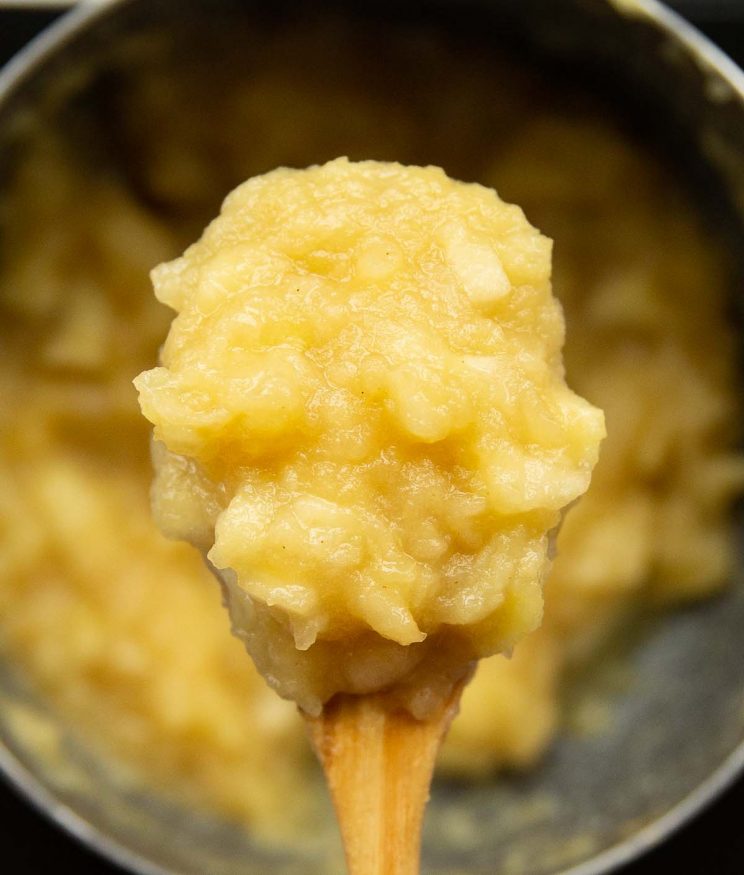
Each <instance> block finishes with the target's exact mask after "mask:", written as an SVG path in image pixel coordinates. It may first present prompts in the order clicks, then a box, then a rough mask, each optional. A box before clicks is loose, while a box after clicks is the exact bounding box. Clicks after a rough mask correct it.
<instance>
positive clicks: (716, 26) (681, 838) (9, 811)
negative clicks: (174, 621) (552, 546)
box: [0, 0, 744, 875]
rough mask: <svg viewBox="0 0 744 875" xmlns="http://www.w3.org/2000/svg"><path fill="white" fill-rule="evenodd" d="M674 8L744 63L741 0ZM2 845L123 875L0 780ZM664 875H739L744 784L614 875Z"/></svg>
mask: <svg viewBox="0 0 744 875" xmlns="http://www.w3.org/2000/svg"><path fill="white" fill-rule="evenodd" d="M185 2H186V0H185ZM674 5H676V6H677V7H678V8H679V9H680V11H682V12H683V13H684V14H685V15H686V16H687V17H688V18H690V19H691V20H693V21H694V22H695V24H696V25H697V26H698V27H699V28H700V29H701V30H703V31H704V32H705V33H707V34H708V36H710V37H711V38H712V39H713V40H714V41H715V42H716V43H718V45H720V46H721V48H722V49H724V51H726V52H727V53H728V54H730V55H731V56H732V57H733V58H734V60H736V61H737V62H738V63H739V64H740V65H742V66H744V0H718V2H716V0H707V2H706V0H678V2H677V3H676V4H674ZM0 6H1V4H0ZM56 17H57V14H56V13H53V12H41V11H35V10H34V11H32V10H18V9H16V10H13V9H3V8H0V65H2V64H3V63H4V62H5V61H6V60H8V59H9V58H10V57H11V56H12V55H13V54H14V53H15V52H16V51H17V50H18V49H20V48H21V47H22V46H23V45H24V44H25V43H26V42H27V41H28V40H29V39H31V38H32V37H33V36H34V35H35V34H36V33H38V32H39V31H40V30H41V29H42V28H43V27H45V26H46V25H47V24H49V23H50V22H51V21H53V20H54V19H55V18H56ZM742 634H744V630H742ZM609 792H611V789H609ZM0 847H1V848H2V854H1V855H0V872H1V873H3V875H20V873H24V875H42V873H47V872H51V871H55V872H59V873H75V875H121V872H122V870H120V869H119V868H118V867H114V866H111V865H109V864H108V863H105V862H103V861H102V860H101V859H100V858H99V857H97V856H95V855H94V854H92V853H90V852H88V851H86V850H84V849H83V848H82V847H81V846H79V845H78V844H77V843H76V842H74V841H73V840H71V839H69V838H67V837H66V836H65V835H64V834H62V833H61V832H60V831H59V830H58V829H56V828H55V827H54V826H52V825H51V824H50V823H49V822H48V821H47V820H46V819H45V818H43V817H41V816H40V815H38V814H37V813H36V812H34V811H32V810H31V809H30V808H29V807H28V806H27V805H26V803H25V802H23V801H22V800H21V799H20V798H19V797H18V796H17V795H16V793H15V791H14V790H12V789H11V788H9V787H8V786H7V785H6V784H4V783H2V782H1V781H0ZM665 872H674V873H676V875H744V779H741V780H739V782H738V783H737V784H736V785H735V786H734V787H732V788H731V789H730V790H729V791H728V792H727V793H726V794H725V795H724V796H723V797H722V798H721V799H720V800H719V801H718V802H716V803H715V804H714V805H713V806H711V807H710V808H708V809H707V810H706V811H705V812H704V813H703V814H702V815H701V816H699V817H698V818H696V819H695V820H694V821H693V822H692V823H691V824H689V825H688V826H687V827H686V828H685V829H683V830H682V831H681V832H680V833H678V834H677V835H675V836H674V837H673V838H672V839H670V840H668V841H667V842H666V843H664V844H663V845H662V846H661V847H660V848H658V849H657V850H655V851H652V852H651V853H650V854H647V855H646V856H645V857H644V858H643V859H642V860H641V861H640V862H638V863H634V864H632V865H630V866H627V867H625V868H623V869H622V870H621V871H620V872H619V873H618V875H661V873H665ZM204 875H209V873H204Z"/></svg>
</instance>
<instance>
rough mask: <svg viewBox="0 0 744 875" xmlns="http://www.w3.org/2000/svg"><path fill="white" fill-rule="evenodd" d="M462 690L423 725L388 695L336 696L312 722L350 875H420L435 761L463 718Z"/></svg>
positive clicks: (312, 731) (458, 689)
mask: <svg viewBox="0 0 744 875" xmlns="http://www.w3.org/2000/svg"><path fill="white" fill-rule="evenodd" d="M462 686H463V684H461V685H458V688H457V689H456V691H454V692H453V695H452V696H451V697H450V699H449V700H448V701H446V702H444V703H443V704H442V706H441V707H440V709H439V710H438V711H437V712H436V713H435V714H434V715H432V717H431V718H430V719H428V720H423V721H422V720H416V719H415V718H414V717H412V716H411V715H410V714H409V713H408V712H407V711H404V710H401V709H400V707H396V706H395V704H394V703H393V701H392V700H391V699H389V698H387V697H386V696H385V694H384V693H383V694H376V695H371V696H344V695H340V696H336V697H335V698H334V699H333V700H332V701H331V702H330V703H328V704H327V705H326V707H325V709H324V711H323V713H322V714H321V715H320V716H319V717H307V716H306V720H307V723H308V727H309V730H310V738H311V741H312V743H313V747H314V748H315V751H316V753H317V755H318V758H319V759H320V762H321V765H322V766H323V770H324V771H325V775H326V780H327V782H328V786H329V788H330V791H331V797H332V799H333V804H334V806H335V809H336V816H337V818H338V822H339V826H340V828H341V836H342V839H343V843H344V850H345V852H346V862H347V865H348V869H349V875H418V872H419V856H420V847H421V824H422V821H423V815H424V808H425V806H426V803H427V801H428V799H429V785H430V783H431V777H432V772H433V770H434V760H435V759H436V755H437V751H438V750H439V746H440V744H441V742H442V739H443V738H444V735H445V734H446V732H447V729H448V728H449V725H450V723H451V722H452V719H453V718H454V716H455V714H456V713H457V708H458V704H459V700H460V694H461V692H462Z"/></svg>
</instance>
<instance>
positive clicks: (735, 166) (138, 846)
mask: <svg viewBox="0 0 744 875" xmlns="http://www.w3.org/2000/svg"><path fill="white" fill-rule="evenodd" d="M298 5H300V4H295V3H291V2H282V3H280V4H278V7H277V10H276V12H275V14H276V16H277V18H280V17H281V15H282V14H284V13H285V12H288V11H289V12H291V10H292V9H294V8H295V7H297V6H298ZM324 5H325V4H324ZM328 5H334V7H335V8H337V9H342V10H343V9H346V10H351V13H350V14H362V13H363V12H364V13H365V14H366V11H367V10H372V12H373V13H374V14H375V15H379V16H382V17H385V16H388V17H389V18H390V19H391V20H395V19H396V18H397V17H400V16H401V15H405V7H406V6H408V4H406V3H403V2H400V3H397V4H396V3H392V2H390V3H382V2H380V3H372V2H369V3H358V4H356V5H355V4H351V3H347V4H343V3H336V4H328ZM443 7H444V8H445V9H449V10H450V11H451V10H453V9H457V10H459V11H460V12H461V13H463V14H465V13H467V14H468V15H469V16H473V18H474V19H475V18H479V19H480V18H482V19H483V21H484V22H485V21H491V24H492V25H493V21H494V16H497V19H496V20H497V21H498V24H499V28H500V27H501V26H506V27H508V28H509V29H510V32H513V33H514V34H517V35H518V36H519V38H520V39H524V40H525V45H528V46H529V48H530V51H531V52H535V53H536V54H535V55H534V59H540V58H550V59H552V61H551V62H553V61H556V60H557V61H561V60H564V61H566V60H570V61H571V62H573V61H575V60H577V59H581V60H582V62H583V63H586V64H588V65H589V67H590V68H591V69H592V70H595V71H600V73H601V76H602V77H606V80H607V87H608V94H610V93H612V95H613V99H614V97H615V95H617V94H626V96H627V102H628V111H630V112H631V113H632V112H638V113H643V114H652V115H653V114H656V115H657V116H658V118H659V120H660V121H661V122H663V124H662V125H661V126H662V127H667V128H668V129H669V131H670V132H672V136H670V142H673V143H674V144H675V149H676V150H678V151H679V155H678V156H677V158H679V160H680V161H683V162H687V163H689V165H690V166H691V167H694V172H695V173H696V174H698V173H699V174H700V177H701V180H702V181H703V182H704V184H705V185H707V186H709V188H710V194H711V199H712V207H711V208H712V209H714V210H715V211H716V212H717V214H718V215H719V216H723V217H725V223H726V227H727V233H728V235H729V237H730V246H731V249H732V251H733V252H737V251H738V252H741V251H742V249H744V247H742V241H743V240H744V75H742V73H741V71H739V70H738V69H737V68H736V67H735V65H734V64H732V63H731V61H729V60H728V59H727V58H726V57H725V56H723V55H722V54H721V53H720V52H719V51H718V50H717V49H716V48H715V47H714V46H712V45H711V44H710V43H709V42H708V41H707V40H705V39H704V38H703V37H701V36H700V35H699V34H698V33H697V32H696V31H695V30H694V29H693V28H691V27H690V26H689V25H687V24H686V23H685V22H683V21H682V20H681V19H680V18H678V17H677V16H676V15H675V14H674V13H672V12H670V11H669V10H667V9H665V8H664V7H662V6H661V5H660V4H658V3H655V2H653V0H622V2H621V0H614V2H607V0H524V2H521V3H516V2H507V0H503V2H496V0H492V2H487V0H482V2H477V0H471V2H462V0H461V2H457V0H452V2H450V3H445V4H442V3H438V4H434V3H432V4H430V10H431V14H432V16H434V17H435V16H436V15H438V14H439V12H440V11H441V9H442V8H443ZM251 8H252V5H251V4H240V3H237V2H229V0H219V2H216V0H213V2H211V3H210V2H207V0H199V2H193V3H190V4H188V11H186V9H185V7H184V4H182V3H179V2H178V0H124V2H118V3H113V4H111V5H110V6H105V7H96V6H90V7H80V8H78V9H76V10H74V11H73V12H72V13H70V14H69V15H68V16H66V17H65V18H64V19H63V20H61V21H60V22H59V23H58V24H57V25H56V26H55V27H54V28H52V29H51V30H50V31H49V32H48V33H46V34H44V35H43V36H42V37H40V38H39V39H38V40H37V41H35V42H34V43H33V44H32V45H31V46H29V48H28V49H27V50H26V51H25V52H23V53H22V54H21V55H20V56H19V57H18V58H17V59H16V60H15V61H14V62H12V63H11V65H9V67H8V68H6V70H5V71H4V73H3V74H2V75H1V76H0V191H1V190H2V185H3V179H4V178H5V176H4V174H10V173H12V172H13V163H14V160H15V158H14V156H15V154H16V152H17V148H18V146H19V144H20V145H21V146H22V144H23V138H24V136H27V134H26V133H25V131H26V125H27V121H28V119H29V118H30V117H35V116H38V115H42V116H43V115H47V116H48V117H49V118H51V119H57V120H62V119H64V123H65V124H67V123H69V122H70V116H71V115H73V114H74V113H77V112H84V113H88V112H90V113H92V115H91V118H95V117H96V116H95V113H96V110H95V109H91V108H90V107H91V106H92V105H93V103H94V102H91V101H88V102H87V103H86V101H85V100H81V99H80V94H81V93H83V94H92V93H93V92H94V91H95V89H96V88H100V87H104V88H105V87H106V85H105V82H104V79H103V76H104V72H102V71H108V72H110V69H111V66H112V65H113V66H114V67H116V68H117V69H122V70H124V71H125V72H126V74H127V75H131V76H148V75H156V74H157V68H158V64H160V63H161V62H162V58H160V57H159V56H158V51H157V50H156V48H157V46H158V45H159V43H158V40H160V39H161V38H162V37H163V34H164V33H170V32H171V31H172V32H175V33H177V34H178V35H179V38H180V37H181V36H183V35H184V34H186V33H187V31H188V30H189V28H192V31H191V32H192V35H193V32H197V33H198V32H199V28H200V26H203V25H204V22H208V28H209V29H215V28H216V29H220V28H221V27H222V28H223V29H225V30H228V31H229V30H230V29H231V27H234V24H235V20H236V18H235V17H236V16H238V18H239V17H240V16H242V15H246V16H247V20H249V24H248V25H247V26H251V24H250V15H251V12H250V9H251ZM192 26H193V27H192ZM499 28H496V29H497V30H498V29H499ZM237 32H239V31H237V30H236V33H237ZM143 34H145V35H148V34H149V35H150V36H151V37H152V38H153V40H154V42H153V46H155V48H154V49H153V51H152V52H151V53H148V50H145V51H144V52H142V51H139V53H138V54H137V61H136V63H131V62H130V61H129V60H127V58H128V55H127V51H126V45H127V43H128V42H130V41H131V42H132V44H134V42H136V43H137V44H138V45H139V46H140V47H141V46H142V45H143V44H146V43H147V40H145V41H144V43H143V40H142V36H143ZM236 38H237V37H236ZM534 59H533V60H534ZM535 62H538V61H537V60H535ZM70 70H73V71H77V72H78V74H79V75H76V76H75V77H72V78H71V77H69V75H68V74H69V71H70ZM101 82H104V85H103V86H102V85H101ZM69 107H74V109H69ZM81 107H83V108H84V109H82V110H81ZM73 121H74V120H73ZM61 123H62V122H61V121H60V124H61ZM72 127H74V124H73V125H72ZM425 157H426V156H425V155H424V156H423V158H424V159H425ZM742 628H744V586H742V585H740V582H737V583H736V585H734V586H733V587H732V588H731V590H730V591H729V592H728V593H727V594H726V595H725V596H723V597H721V598H719V599H716V600H714V601H712V602H710V603H707V604H705V605H701V606H699V607H697V608H695V609H693V610H689V611H684V612H680V613H678V614H676V615H673V616H670V617H667V618H665V619H664V621H663V623H661V624H660V625H659V626H658V627H657V628H654V629H651V630H649V631H647V632H645V633H643V634H641V635H639V640H638V641H637V642H636V643H635V645H634V646H633V647H632V648H629V649H628V651H627V652H626V653H624V654H623V655H622V659H623V660H626V661H627V662H628V663H629V664H630V666H631V667H632V671H633V673H634V675H635V676H636V677H637V678H638V682H637V683H636V684H634V686H633V688H632V690H631V692H630V694H629V695H617V696H614V697H613V696H612V695H610V699H611V700H612V701H611V703H610V704H611V706H612V714H613V721H612V726H611V728H610V729H609V730H608V731H607V732H604V733H602V734H600V735H596V736H588V737H579V736H572V735H566V736H565V737H563V738H562V739H561V740H560V742H559V743H558V744H557V746H556V748H555V750H554V751H553V753H552V755H551V756H550V757H549V759H548V760H547V762H546V763H545V764H544V766H543V767H542V768H541V769H540V770H539V771H537V772H536V773H534V774H531V775H528V776H525V777H520V778H511V779H505V780H500V781H499V782H497V783H485V784H482V785H479V786H466V785H460V784H455V783H440V784H438V785H437V787H436V788H435V792H434V796H433V800H432V805H431V808H430V811H429V815H428V819H427V824H426V828H425V847H424V871H426V872H430V873H441V875H445V873H446V875H471V873H472V875H476V873H483V875H485V873H493V872H494V871H501V870H502V869H503V871H504V872H505V873H508V875H556V873H562V875H599V873H603V872H608V871H610V870H611V869H613V868H615V867H616V866H618V865H620V864H621V863H624V862H627V861H629V860H631V859H633V858H634V857H636V856H637V855H638V854H640V853H641V852H642V851H643V850H644V849H646V848H648V847H650V846H652V845H654V844H656V843H657V842H659V841H660V840H662V839H663V838H664V837H665V836H666V835H668V834H669V833H670V832H671V831H673V830H674V829H676V828H677V827H678V826H680V825H681V824H682V823H684V822H685V821H686V820H687V819H689V818H690V817H691V816H693V815H694V813H695V812H696V811H698V810H699V809H700V808H701V807H702V806H703V805H705V803H706V802H707V801H709V800H710V799H711V798H713V797H715V796H716V795H717V794H718V793H719V792H720V791H721V790H722V789H723V788H724V787H725V786H727V785H728V784H729V783H730V782H731V781H732V780H733V779H734V777H735V776H736V775H737V774H739V773H740V772H741V771H742V769H743V768H744V677H742V671H741V666H742V665H744V636H742V635H741V629H742ZM613 658H620V657H618V656H615V657H613ZM599 682H600V681H599V680H598V679H597V678H595V679H594V681H590V680H586V683H587V684H589V685H590V686H591V683H595V684H596V683H599ZM608 695H609V694H608ZM19 708H21V709H25V711H26V712H27V713H32V714H33V715H35V719H37V720H38V721H39V723H40V724H41V725H43V726H45V727H46V728H47V730H48V732H51V733H53V734H55V737H57V739H58V742H59V745H60V746H61V749H62V750H63V752H64V754H65V756H64V761H65V766H64V768H60V769H58V770H56V771H55V770H49V769H48V768H43V767H41V766H40V762H41V760H40V757H39V750H37V749H35V746H34V740H33V739H28V738H25V739H24V738H22V737H19V735H18V734H17V733H16V732H14V724H13V714H14V713H17V711H18V709H19ZM0 738H2V740H3V742H4V744H3V745H0V768H2V769H3V771H4V772H5V773H6V774H7V775H8V776H9V777H10V778H11V779H12V780H13V781H14V782H15V783H16V785H17V786H18V787H19V788H21V789H22V790H23V792H24V793H25V794H26V795H27V796H28V798H29V799H30V800H31V801H32V802H33V803H34V804H36V805H37V806H38V807H39V808H40V809H41V810H42V811H45V812H46V813H47V814H49V815H50V816H51V817H53V818H54V819H55V820H56V821H57V822H58V823H59V824H60V825H61V826H62V827H63V828H65V829H67V830H68V831H70V832H72V833H74V834H75V835H77V836H78V837H79V838H81V839H82V840H83V841H85V842H87V843H88V844H90V845H91V846H93V847H95V848H96V849H98V850H99V851H101V852H102V853H103V854H105V855H107V856H109V857H110V858H112V859H114V860H116V861H117V862H119V863H120V864H122V865H124V866H125V867H127V868H129V869H131V870H133V871H136V872H141V873H153V875H154V873H157V875H189V873H193V875H197V873H198V875H203V873H204V872H209V873H210V875H254V873H255V875H258V873H261V875H269V873H277V875H279V873H282V875H290V873H300V872H302V873H308V875H313V873H318V875H320V873H329V872H335V871H340V868H339V865H340V864H339V863H338V845H337V842H336V841H335V839H334V838H333V830H332V826H331V825H330V820H328V821H327V823H328V824H329V825H328V826H327V827H326V828H325V829H323V830H319V831H318V834H317V836H316V838H315V840H314V841H309V842H308V843H306V844H305V845H304V847H303V848H302V849H301V850H299V851H292V850H291V849H290V850H287V849H272V848H266V847H261V846H259V845H258V844H256V843H253V842H252V841H251V840H250V839H249V838H247V837H246V836H244V835H243V834H242V833H239V832H238V831H236V830H233V829H230V828H229V827H227V826H225V825H224V824H220V823H217V822H212V821H209V820H206V819H204V818H199V817H196V816H194V815H193V814H192V813H190V812H187V811H181V810H179V809H177V808H175V807H169V806H167V805H165V804H163V803H162V802H159V801H157V800H154V799H153V798H150V797H145V796H143V795H141V794H140V793H138V792H137V791H134V790H132V789H127V788H122V786H121V785H120V784H117V783H116V781H114V780H113V779H112V778H111V776H109V775H108V774H106V773H105V772H104V771H102V769H101V768H100V764H98V763H97V762H96V761H95V760H94V758H92V757H91V756H90V754H89V752H87V751H85V750H81V749H79V748H78V747H76V745H75V742H74V739H73V738H72V737H71V736H70V735H69V734H68V733H67V732H66V730H65V727H64V726H62V725H61V724H60V723H59V721H58V720H57V719H56V718H55V716H54V715H53V714H51V713H50V712H48V710H47V709H46V708H45V705H44V703H43V702H38V701H35V700H34V699H33V697H31V696H30V695H29V694H28V693H27V691H25V690H24V689H23V688H22V686H20V685H19V684H18V681H17V679H16V678H14V676H13V673H12V670H11V667H9V666H4V667H0ZM316 780H318V782H319V778H316Z"/></svg>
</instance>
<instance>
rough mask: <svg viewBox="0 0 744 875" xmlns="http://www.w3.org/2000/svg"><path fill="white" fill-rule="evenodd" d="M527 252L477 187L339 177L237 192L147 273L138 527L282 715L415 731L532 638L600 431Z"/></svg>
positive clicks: (431, 175) (493, 198) (515, 224)
mask: <svg viewBox="0 0 744 875" xmlns="http://www.w3.org/2000/svg"><path fill="white" fill-rule="evenodd" d="M550 249H551V244H550V241H549V240H547V239H546V238H545V237H543V236H542V235H540V234H539V233H538V232H537V231H536V230H535V229H534V228H533V227H532V226H531V225H530V224H529V223H528V222H527V220H526V219H525V217H524V213H523V212H522V211H521V210H520V209H519V208H518V207H516V206H513V205H509V204H505V203H504V202H503V201H501V200H500V199H499V198H498V197H497V195H496V194H495V192H493V191H491V190H490V189H487V188H484V187H482V186H479V185H474V184H470V185H466V184H464V183H458V182H455V181H453V180H451V179H449V178H448V177H447V176H446V175H445V174H444V172H443V171H442V170H440V169H438V168H433V167H425V168H424V167H403V166H402V165H400V164H389V163H388V164H386V163H380V162H373V161H365V162H359V163H353V162H349V161H348V160H346V159H344V158H340V159H338V160H336V161H332V162H330V163H328V164H325V165H323V166H317V167H311V168H309V169H308V170H304V171H300V170H290V169H280V170H276V171H274V172H272V173H268V174H266V175H264V176H260V177H256V178H254V179H252V180H249V181H248V182H246V183H245V184H243V185H241V186H240V187H239V188H237V189H236V190H235V191H234V192H233V193H232V194H231V195H230V196H229V197H228V198H227V200H226V201H225V204H224V206H223V209H222V213H221V215H220V216H219V217H218V218H217V219H215V221H214V222H212V223H211V225H210V226H209V227H208V228H207V230H206V231H205V233H204V235H203V236H202V238H201V239H200V240H199V242H198V243H196V244H194V245H193V246H191V247H190V248H189V249H188V250H187V251H186V254H185V255H184V256H183V257H182V258H180V259H177V260H176V261H173V262H170V263H168V264H164V265H161V266H160V267H159V268H157V269H156V270H155V271H154V274H153V276H154V283H155V292H156V295H157V297H158V298H159V300H160V301H162V302H163V303H165V304H168V305H169V306H170V307H172V308H173V309H174V310H176V312H177V313H178V316H177V318H176V319H175V320H174V322H173V325H172V326H171V329H170V332H169V334H168V338H167V340H166V343H165V345H164V347H163V350H162V355H161V359H162V365H161V366H160V367H157V368H155V369H154V370H151V371H147V372H145V373H144V374H142V375H141V376H140V377H139V378H138V379H137V381H136V384H137V387H138V389H139V392H140V404H141V406H142V409H143V412H144V413H145V415H146V416H147V418H148V419H150V420H151V421H152V422H153V423H154V424H155V440H156V441H157V442H158V443H159V444H162V446H156V452H155V464H156V471H157V479H156V482H155V489H154V502H155V512H156V515H157V519H158V521H159V523H160V525H161V527H162V528H163V530H164V531H165V532H166V533H167V534H168V535H171V536H175V537H180V538H184V539H186V540H188V541H190V542H191V543H192V544H194V545H196V546H197V547H200V548H201V549H202V550H204V551H205V552H207V551H208V552H207V555H208V558H209V560H210V562H211V563H212V564H213V565H214V566H215V567H216V568H217V569H218V570H219V572H220V575H221V578H222V579H223V581H225V589H226V593H227V602H228V606H229V608H230V612H231V616H232V621H233V627H234V629H235V631H236V632H237V634H238V635H239V636H240V637H241V638H242V639H243V640H244V641H245V643H246V645H247V647H248V650H249V651H250V653H251V655H252V656H253V659H254V661H255V662H256V665H257V666H258V668H259V670H260V671H261V673H262V674H263V675H264V676H265V677H266V678H267V679H268V681H269V683H270V684H271V685H272V686H273V687H275V688H276V689H277V690H278V692H279V693H280V694H281V695H282V696H284V697H285V698H289V699H294V700H295V701H297V702H298V704H299V705H300V706H301V707H302V708H303V709H304V710H305V711H307V712H309V713H313V714H317V713H318V712H319V711H320V708H321V706H322V704H323V703H324V702H325V701H327V700H328V699H329V698H330V697H331V696H333V695H334V694H335V693H338V692H346V693H369V692H376V691H379V690H382V689H386V690H387V689H391V688H393V689H395V690H399V689H401V690H402V689H405V691H406V693H405V698H406V701H407V704H408V706H409V707H410V708H411V710H412V711H413V713H415V714H417V715H421V714H425V713H426V712H427V710H428V709H430V708H431V707H432V704H436V702H438V701H440V700H441V697H442V696H443V695H447V694H448V693H449V689H450V686H451V684H452V682H453V681H454V680H456V679H457V678H459V677H461V676H462V674H463V672H464V671H466V670H467V667H468V665H469V663H470V662H472V661H473V660H475V659H478V658H481V657H484V656H491V655H492V654H493V653H496V652H499V651H504V650H507V649H510V648H511V647H513V645H514V644H515V643H516V642H517V641H518V640H519V639H520V638H522V637H523V636H524V635H525V634H526V633H527V632H531V631H533V630H534V629H535V628H536V627H537V626H538V624H539V622H540V620H541V617H542V582H543V578H544V575H545V572H546V570H547V566H548V547H549V534H550V532H551V530H552V529H554V528H555V527H556V526H557V524H558V522H559V518H560V512H561V510H562V509H563V508H565V507H566V506H567V505H568V504H570V503H571V502H572V501H574V500H575V499H576V498H578V497H579V496H580V495H581V494H583V493H584V492H585V490H586V488H587V486H588V485H589V478H590V476H591V470H592V468H593V466H594V464H595V462H596V459H597V452H598V448H599V443H600V441H601V439H602V437H604V420H603V417H602V414H601V412H600V411H598V410H597V409H596V408H594V407H592V406H591V405H590V404H588V403H587V402H586V401H584V400H583V399H581V398H579V397H578V396H577V395H575V394H574V393H573V392H571V391H570V390H569V389H568V387H567V386H566V383H565V381H564V374H563V363H562V359H561V349H562V346H563V317H562V314H561V312H560V308H559V305H558V303H557V301H556V300H555V299H554V298H553V295H552V292H551V285H550Z"/></svg>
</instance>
